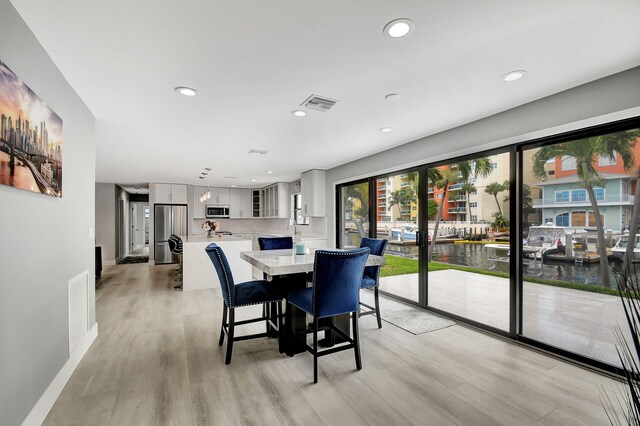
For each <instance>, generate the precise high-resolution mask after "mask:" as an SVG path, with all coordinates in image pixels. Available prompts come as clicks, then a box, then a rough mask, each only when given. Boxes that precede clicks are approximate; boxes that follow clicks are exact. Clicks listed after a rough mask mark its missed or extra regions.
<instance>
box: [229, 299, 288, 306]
mask: <svg viewBox="0 0 640 426" xmlns="http://www.w3.org/2000/svg"><path fill="white" fill-rule="evenodd" d="M275 302H282V299H276V300H265V301H264V302H256V303H247V304H246V305H236V306H234V308H240V307H242V306H253V305H261V304H263V303H275Z"/></svg>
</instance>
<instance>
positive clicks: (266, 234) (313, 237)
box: [188, 231, 327, 242]
mask: <svg viewBox="0 0 640 426" xmlns="http://www.w3.org/2000/svg"><path fill="white" fill-rule="evenodd" d="M230 232H231V233H232V234H233V235H225V236H224V238H228V237H234V238H238V239H245V238H241V237H237V236H236V235H238V234H252V235H258V236H262V237H293V235H291V234H279V233H273V232H260V231H230ZM193 238H196V239H198V238H199V239H200V240H198V241H208V240H207V237H206V236H205V235H200V234H194V235H189V237H188V240H189V241H191V240H192V239H193ZM217 238H218V237H213V238H211V241H212V242H213V241H215V239H217ZM300 238H301V239H302V240H326V239H327V237H326V236H323V235H319V234H310V235H301V236H300ZM222 241H225V240H222ZM226 241H237V240H226Z"/></svg>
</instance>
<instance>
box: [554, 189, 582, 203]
mask: <svg viewBox="0 0 640 426" xmlns="http://www.w3.org/2000/svg"><path fill="white" fill-rule="evenodd" d="M556 197H557V194H556ZM571 201H572V202H574V203H577V202H581V201H587V190H586V189H574V190H573V191H571Z"/></svg>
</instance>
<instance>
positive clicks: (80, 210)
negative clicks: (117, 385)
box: [0, 0, 95, 425]
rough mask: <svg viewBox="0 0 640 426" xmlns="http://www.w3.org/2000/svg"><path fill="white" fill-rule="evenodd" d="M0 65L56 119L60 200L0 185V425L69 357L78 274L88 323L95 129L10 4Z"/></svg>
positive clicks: (2, 8)
mask: <svg viewBox="0 0 640 426" xmlns="http://www.w3.org/2000/svg"><path fill="white" fill-rule="evenodd" d="M82 53H83V52H78V54H82ZM0 60H2V61H3V62H5V63H6V64H7V65H8V66H9V67H10V68H11V69H12V70H13V71H14V72H15V73H16V74H17V75H18V76H19V77H20V78H21V79H23V80H24V82H25V83H26V84H28V85H29V87H30V88H31V89H32V90H33V91H34V92H35V93H36V94H37V95H38V96H39V97H40V98H41V99H42V100H44V101H45V102H47V103H48V105H49V106H50V107H51V108H52V109H53V110H54V111H55V112H56V113H57V114H58V115H59V116H60V117H61V118H62V120H63V140H64V146H63V154H62V155H63V187H62V189H63V197H62V198H61V199H58V198H53V197H49V196H45V195H39V194H35V193H31V192H27V191H21V190H17V189H14V188H11V187H7V186H0V218H1V220H0V235H1V236H2V241H3V243H2V244H0V360H2V362H1V363H0V424H2V425H18V424H20V423H21V422H22V421H23V420H24V419H25V417H26V416H27V414H28V413H29V412H30V411H31V409H32V407H33V406H34V404H35V403H36V402H37V401H38V399H39V398H40V396H41V395H42V394H43V392H44V391H45V389H46V388H47V386H48V385H49V384H50V383H51V381H52V379H53V378H54V377H55V376H56V374H57V373H58V372H59V371H60V370H61V368H62V367H63V365H64V364H65V362H66V361H67V360H68V358H69V332H68V330H69V324H68V311H67V282H68V280H69V279H71V278H73V277H75V276H77V275H78V274H80V273H82V272H83V271H86V270H89V277H90V296H89V297H90V300H89V305H90V313H89V315H90V324H91V325H92V326H93V324H94V323H95V295H94V292H93V288H94V285H95V283H94V281H93V270H94V239H93V237H91V238H90V237H89V230H90V228H93V227H94V217H95V213H94V207H95V206H94V191H95V186H94V182H95V141H94V126H95V120H94V117H93V115H92V114H91V112H90V111H89V109H88V108H87V107H86V106H85V105H84V103H83V102H82V100H81V99H80V98H79V97H78V95H77V94H76V93H75V91H74V90H73V88H72V87H71V86H70V85H69V84H68V83H67V81H66V80H65V78H64V77H63V76H62V74H61V73H60V71H59V70H58V69H57V68H56V66H55V64H54V63H53V61H52V60H51V59H50V58H49V56H48V55H47V54H46V52H45V51H44V49H43V48H42V46H40V44H39V43H38V41H37V39H36V38H35V36H34V35H33V34H32V33H31V31H30V30H29V28H28V27H27V25H26V24H25V23H24V22H23V20H22V18H21V17H20V16H19V14H18V13H17V12H16V10H15V9H14V8H13V6H12V5H11V3H10V2H9V1H8V0H0Z"/></svg>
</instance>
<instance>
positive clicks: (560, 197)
mask: <svg viewBox="0 0 640 426" xmlns="http://www.w3.org/2000/svg"><path fill="white" fill-rule="evenodd" d="M568 202H569V191H556V203H568Z"/></svg>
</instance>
